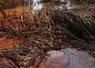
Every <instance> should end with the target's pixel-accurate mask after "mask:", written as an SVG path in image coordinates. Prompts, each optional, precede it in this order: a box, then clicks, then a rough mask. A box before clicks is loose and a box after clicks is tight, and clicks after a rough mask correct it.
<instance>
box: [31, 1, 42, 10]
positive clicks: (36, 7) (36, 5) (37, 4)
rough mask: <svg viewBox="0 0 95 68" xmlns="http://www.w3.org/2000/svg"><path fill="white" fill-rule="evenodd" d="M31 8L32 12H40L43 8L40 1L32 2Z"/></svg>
mask: <svg viewBox="0 0 95 68" xmlns="http://www.w3.org/2000/svg"><path fill="white" fill-rule="evenodd" d="M32 7H33V11H38V10H41V9H42V8H43V3H42V0H33V4H32Z"/></svg>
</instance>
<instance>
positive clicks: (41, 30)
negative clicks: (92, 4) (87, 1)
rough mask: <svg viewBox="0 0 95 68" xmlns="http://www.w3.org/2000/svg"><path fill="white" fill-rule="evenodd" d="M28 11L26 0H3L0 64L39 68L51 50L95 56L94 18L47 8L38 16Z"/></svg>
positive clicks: (0, 24) (1, 9)
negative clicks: (78, 51) (76, 51)
mask: <svg viewBox="0 0 95 68" xmlns="http://www.w3.org/2000/svg"><path fill="white" fill-rule="evenodd" d="M45 3H48V1H45ZM25 8H26V7H25V5H24V1H23V0H20V1H19V0H15V1H14V0H1V1H0V57H1V59H2V61H0V62H3V63H4V62H5V61H6V62H7V64H6V63H5V64H6V65H8V66H9V68H29V67H33V68H36V67H37V66H38V65H39V63H40V62H42V60H43V59H45V58H46V56H48V55H47V52H48V51H50V50H61V49H64V48H76V49H77V50H84V51H86V52H88V53H90V54H91V55H93V56H95V46H94V45H95V30H94V29H95V15H92V14H87V15H83V16H82V15H79V14H77V12H71V11H69V10H67V11H60V10H44V9H43V10H41V11H39V12H37V14H36V13H35V12H33V11H31V10H30V9H27V8H26V10H25ZM93 10H94V9H93ZM1 42H2V43H1ZM1 59H0V60H1ZM4 60H5V61H4ZM11 64H12V65H11ZM0 65H1V66H2V68H3V67H4V65H3V64H0ZM8 66H7V67H8ZM12 66H13V67H12Z"/></svg>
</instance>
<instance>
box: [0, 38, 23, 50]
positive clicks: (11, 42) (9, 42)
mask: <svg viewBox="0 0 95 68" xmlns="http://www.w3.org/2000/svg"><path fill="white" fill-rule="evenodd" d="M21 42H22V41H21V40H18V39H0V48H4V49H5V48H11V47H13V46H16V45H19V44H20V43H21Z"/></svg>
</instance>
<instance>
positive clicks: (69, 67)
mask: <svg viewBox="0 0 95 68" xmlns="http://www.w3.org/2000/svg"><path fill="white" fill-rule="evenodd" d="M63 51H64V52H63ZM63 51H50V52H48V54H49V55H50V56H49V57H48V58H47V60H44V62H43V64H41V65H40V67H39V68H94V67H95V65H94V64H95V59H94V58H93V57H91V56H90V55H89V54H88V53H85V52H82V51H76V50H72V49H65V50H63Z"/></svg>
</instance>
